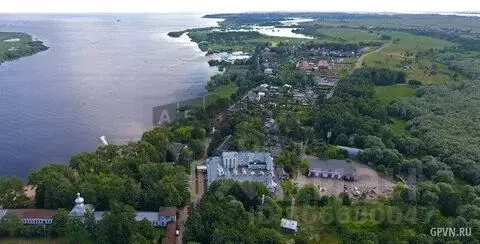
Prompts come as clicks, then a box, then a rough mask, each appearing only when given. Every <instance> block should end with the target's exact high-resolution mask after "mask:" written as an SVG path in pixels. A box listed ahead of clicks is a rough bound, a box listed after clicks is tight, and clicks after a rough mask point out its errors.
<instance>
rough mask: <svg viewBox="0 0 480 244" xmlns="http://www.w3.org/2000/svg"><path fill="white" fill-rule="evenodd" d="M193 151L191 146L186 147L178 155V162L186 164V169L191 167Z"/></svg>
mask: <svg viewBox="0 0 480 244" xmlns="http://www.w3.org/2000/svg"><path fill="white" fill-rule="evenodd" d="M192 158H193V152H192V150H190V149H189V148H184V149H182V150H181V151H180V154H179V155H178V162H177V163H178V164H179V165H182V166H184V167H185V168H186V169H189V168H190V163H192Z"/></svg>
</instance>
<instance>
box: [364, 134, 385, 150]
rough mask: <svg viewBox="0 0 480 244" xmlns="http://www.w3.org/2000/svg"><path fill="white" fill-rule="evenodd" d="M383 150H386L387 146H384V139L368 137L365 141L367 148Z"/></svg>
mask: <svg viewBox="0 0 480 244" xmlns="http://www.w3.org/2000/svg"><path fill="white" fill-rule="evenodd" d="M372 147H375V148H381V149H385V148H386V147H385V144H383V142H382V139H381V138H379V137H376V136H367V139H365V148H372Z"/></svg>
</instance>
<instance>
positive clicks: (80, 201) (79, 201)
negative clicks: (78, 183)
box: [75, 193, 85, 204]
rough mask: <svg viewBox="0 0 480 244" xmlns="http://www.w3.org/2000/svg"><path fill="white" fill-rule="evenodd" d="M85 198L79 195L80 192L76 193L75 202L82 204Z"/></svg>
mask: <svg viewBox="0 0 480 244" xmlns="http://www.w3.org/2000/svg"><path fill="white" fill-rule="evenodd" d="M84 201H85V200H84V199H83V197H81V196H80V193H77V198H76V199H75V203H76V204H83V202H84Z"/></svg>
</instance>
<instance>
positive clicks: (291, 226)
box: [280, 219, 298, 233]
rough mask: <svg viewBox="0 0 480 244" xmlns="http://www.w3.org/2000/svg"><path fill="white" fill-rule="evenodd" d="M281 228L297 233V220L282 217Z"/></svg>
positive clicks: (284, 230)
mask: <svg viewBox="0 0 480 244" xmlns="http://www.w3.org/2000/svg"><path fill="white" fill-rule="evenodd" d="M280 228H281V229H282V231H283V232H288V233H295V232H297V231H298V226H297V221H295V220H290V219H281V220H280Z"/></svg>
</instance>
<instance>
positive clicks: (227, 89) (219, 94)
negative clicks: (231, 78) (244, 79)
mask: <svg viewBox="0 0 480 244" xmlns="http://www.w3.org/2000/svg"><path fill="white" fill-rule="evenodd" d="M237 89H238V87H237V84H235V83H233V82H232V83H230V84H228V85H223V86H220V87H218V88H217V89H216V90H215V91H212V92H210V93H209V94H208V96H207V98H206V101H205V105H208V104H210V103H212V102H214V101H215V100H217V99H219V98H229V97H230V96H231V95H232V94H234V93H235V92H237Z"/></svg>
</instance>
